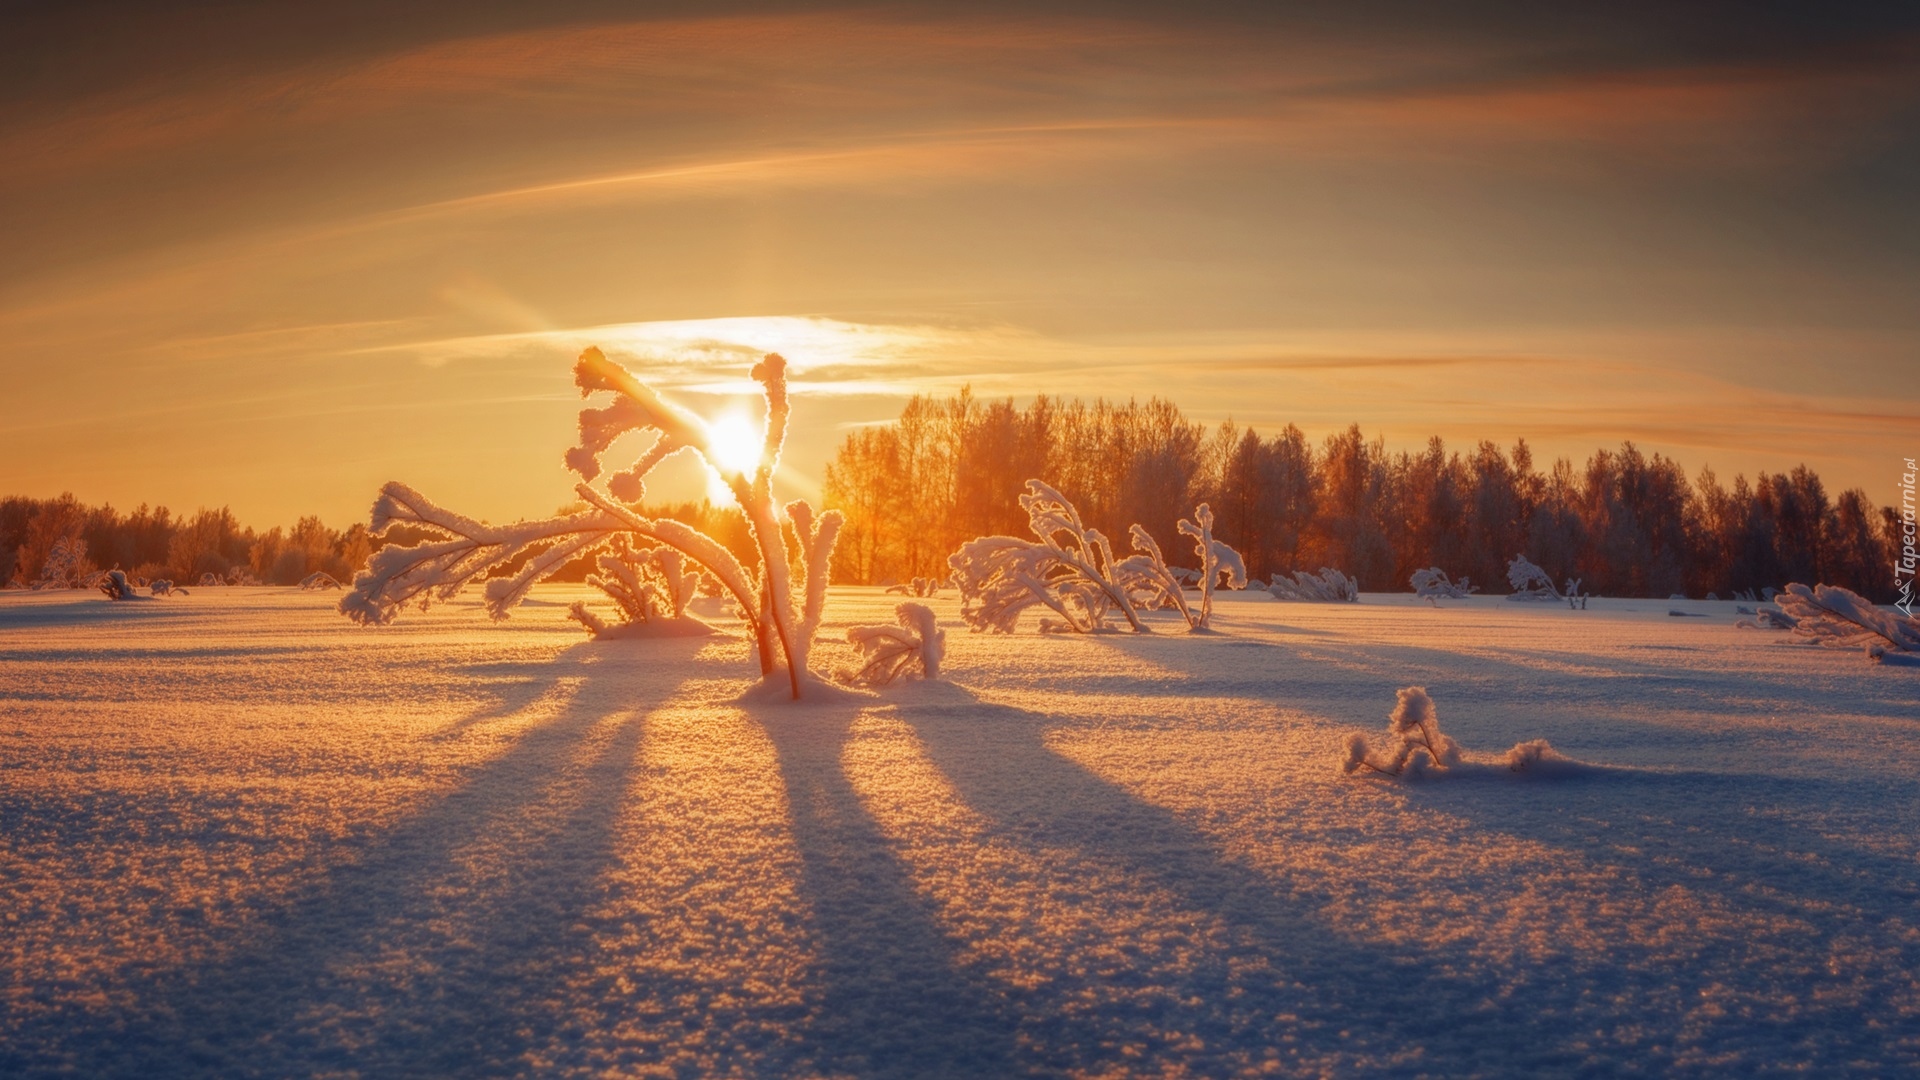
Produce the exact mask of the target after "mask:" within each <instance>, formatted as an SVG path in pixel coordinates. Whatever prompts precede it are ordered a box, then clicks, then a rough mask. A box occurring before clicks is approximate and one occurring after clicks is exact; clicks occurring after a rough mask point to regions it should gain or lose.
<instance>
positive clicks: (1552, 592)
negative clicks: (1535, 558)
mask: <svg viewBox="0 0 1920 1080" xmlns="http://www.w3.org/2000/svg"><path fill="white" fill-rule="evenodd" d="M1507 584H1508V585H1511V586H1512V587H1513V591H1512V592H1511V593H1508V594H1507V599H1509V600H1564V599H1566V597H1565V596H1563V595H1562V594H1561V592H1560V590H1559V589H1556V588H1554V587H1553V579H1552V578H1550V577H1548V576H1547V572H1546V571H1545V570H1542V569H1540V568H1539V567H1538V566H1535V565H1534V564H1533V562H1532V560H1530V559H1528V558H1527V557H1526V556H1525V555H1515V556H1514V557H1513V558H1512V560H1510V561H1509V562H1508V563H1507ZM1570 584H1572V585H1574V586H1575V587H1576V588H1577V587H1578V586H1579V582H1571V583H1570Z"/></svg>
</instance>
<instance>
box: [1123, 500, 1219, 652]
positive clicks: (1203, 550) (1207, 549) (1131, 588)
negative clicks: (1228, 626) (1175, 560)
mask: <svg viewBox="0 0 1920 1080" xmlns="http://www.w3.org/2000/svg"><path fill="white" fill-rule="evenodd" d="M1176 527H1177V528H1178V529H1179V530H1180V535H1182V536H1190V537H1192V538H1193V553H1194V554H1195V555H1197V556H1199V557H1200V569H1199V570H1197V571H1195V570H1187V569H1185V568H1184V567H1177V568H1169V567H1168V566H1167V560H1166V559H1165V558H1164V557H1162V556H1161V554H1160V545H1159V544H1157V543H1155V542H1154V539H1153V537H1152V536H1151V535H1149V534H1148V533H1147V530H1145V529H1143V528H1141V527H1140V526H1139V525H1135V526H1133V528H1132V529H1130V530H1129V535H1130V536H1131V537H1132V539H1133V550H1134V551H1136V552H1138V553H1139V554H1137V555H1130V556H1128V557H1127V558H1125V559H1122V560H1120V563H1119V565H1118V566H1116V567H1115V568H1114V572H1115V575H1116V576H1117V577H1118V578H1119V580H1120V583H1121V585H1122V586H1124V587H1125V588H1126V589H1127V592H1128V595H1130V596H1135V597H1139V598H1141V599H1142V600H1144V602H1145V604H1146V605H1147V606H1151V607H1160V606H1162V605H1165V606H1167V607H1171V608H1173V609H1174V610H1175V611H1178V612H1179V613H1180V617H1181V618H1183V619H1185V620H1186V622H1187V628H1188V629H1189V630H1205V629H1207V628H1208V624H1209V623H1211V622H1212V621H1213V590H1214V584H1215V582H1216V581H1217V582H1219V583H1220V584H1222V585H1225V586H1227V587H1229V588H1236V589H1238V588H1245V587H1246V584H1247V566H1246V563H1245V562H1244V561H1242V560H1241V558H1240V553H1239V552H1237V551H1235V550H1233V549H1232V548H1230V547H1228V546H1227V545H1226V544H1225V543H1222V542H1221V541H1219V540H1216V539H1214V537H1213V509H1212V508H1211V507H1209V506H1208V505H1207V504H1206V503H1201V504H1200V505H1199V506H1197V507H1195V508H1194V511H1193V519H1192V520H1188V519H1186V518H1182V519H1180V523H1179V525H1178V526H1176ZM1194 577H1197V578H1198V579H1199V583H1200V610H1199V611H1194V610H1193V608H1192V607H1191V606H1190V605H1189V604H1188V603H1187V596H1186V588H1185V585H1186V582H1187V580H1188V579H1189V578H1194Z"/></svg>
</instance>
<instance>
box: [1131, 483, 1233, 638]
mask: <svg viewBox="0 0 1920 1080" xmlns="http://www.w3.org/2000/svg"><path fill="white" fill-rule="evenodd" d="M1138 527H1139V526H1137V525H1136V526H1135V528H1138ZM1175 527H1176V528H1178V529H1179V530H1180V534H1181V535H1182V536H1191V537H1193V553H1194V554H1195V555H1198V556H1200V620H1199V621H1198V622H1196V623H1194V624H1193V625H1194V626H1195V627H1196V628H1198V629H1202V630H1204V629H1206V628H1207V626H1208V624H1209V623H1211V622H1212V620H1213V590H1214V586H1215V584H1216V583H1220V584H1224V585H1226V586H1227V587H1228V588H1232V589H1244V588H1246V586H1247V564H1246V562H1245V561H1244V560H1243V559H1241V558H1240V553H1239V552H1237V551H1235V550H1233V549H1232V548H1230V547H1228V546H1227V545H1225V544H1223V543H1221V542H1220V541H1218V540H1215V539H1214V538H1213V508H1212V507H1210V506H1208V505H1207V504H1206V503H1201V504H1200V505H1199V506H1197V507H1195V508H1194V511H1193V520H1192V521H1188V520H1187V519H1185V518H1181V519H1180V523H1179V524H1178V525H1177V526H1175Z"/></svg>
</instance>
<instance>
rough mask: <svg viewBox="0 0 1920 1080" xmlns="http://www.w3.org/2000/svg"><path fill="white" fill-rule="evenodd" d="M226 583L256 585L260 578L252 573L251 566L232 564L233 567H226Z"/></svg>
mask: <svg viewBox="0 0 1920 1080" xmlns="http://www.w3.org/2000/svg"><path fill="white" fill-rule="evenodd" d="M227 584H229V585H258V584H260V579H259V578H257V577H255V576H254V575H253V570H252V568H250V567H246V566H234V567H230V568H228V570H227Z"/></svg>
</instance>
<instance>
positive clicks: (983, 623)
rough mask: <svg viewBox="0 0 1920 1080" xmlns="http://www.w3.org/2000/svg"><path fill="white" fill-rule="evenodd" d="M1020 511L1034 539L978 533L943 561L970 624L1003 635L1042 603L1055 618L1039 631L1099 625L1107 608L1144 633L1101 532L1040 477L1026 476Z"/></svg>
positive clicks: (1103, 622) (1096, 627) (1085, 630)
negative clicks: (945, 562)
mask: <svg viewBox="0 0 1920 1080" xmlns="http://www.w3.org/2000/svg"><path fill="white" fill-rule="evenodd" d="M1020 508H1021V509H1022V510H1025V511H1026V512H1027V528H1029V529H1031V530H1032V531H1033V535H1034V536H1035V537H1036V539H1033V540H1021V539H1019V538H1017V537H1012V536H982V537H977V538H975V539H973V540H969V541H967V542H966V543H964V544H962V545H960V550H959V551H956V552H954V553H953V554H952V555H950V556H948V558H947V564H948V565H950V566H952V567H953V581H954V584H955V585H958V586H959V588H960V617H961V618H962V619H964V620H966V623H967V625H968V626H969V627H971V628H972V629H973V630H974V631H975V632H978V631H981V630H993V631H995V632H998V633H1003V634H1009V633H1012V632H1013V627H1014V624H1015V623H1016V622H1018V621H1019V619H1020V615H1021V613H1022V612H1025V611H1026V610H1027V609H1028V608H1032V607H1038V606H1044V607H1046V608H1048V609H1050V610H1051V611H1052V612H1053V613H1054V614H1056V615H1058V616H1059V617H1060V621H1059V622H1054V621H1053V620H1051V619H1042V620H1041V624H1040V628H1041V630H1042V631H1046V630H1051V629H1061V630H1071V631H1074V632H1076V633H1082V634H1085V633H1092V632H1094V631H1098V630H1104V629H1106V625H1107V623H1106V618H1107V612H1109V611H1113V610H1118V611H1119V612H1120V614H1121V615H1122V616H1123V617H1125V619H1126V620H1127V624H1128V625H1129V626H1130V627H1132V628H1133V630H1134V631H1135V632H1145V630H1146V627H1145V626H1143V625H1142V624H1141V622H1140V613H1139V611H1138V610H1136V608H1135V606H1134V603H1133V598H1132V597H1131V596H1130V595H1129V594H1128V590H1127V588H1126V587H1125V586H1124V585H1123V584H1121V582H1120V581H1119V579H1118V577H1117V573H1118V571H1117V566H1116V560H1115V559H1114V557H1113V545H1112V544H1110V543H1108V541H1107V538H1106V537H1105V536H1102V535H1101V534H1100V530H1098V529H1093V528H1089V527H1087V525H1086V524H1085V523H1083V522H1082V521H1081V520H1080V512H1079V511H1078V510H1075V509H1074V507H1073V504H1072V503H1070V502H1068V501H1067V499H1066V497H1065V496H1063V495H1061V494H1060V493H1059V492H1058V491H1055V490H1054V489H1053V488H1051V487H1049V486H1048V485H1047V484H1045V483H1043V482H1042V481H1039V480H1029V481H1027V491H1026V494H1024V495H1022V496H1020Z"/></svg>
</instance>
